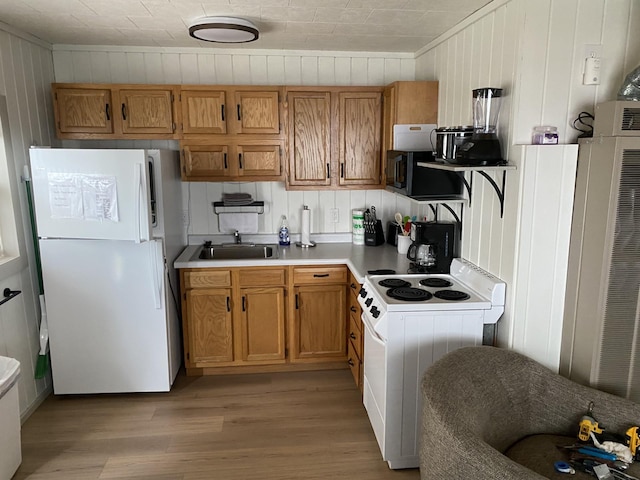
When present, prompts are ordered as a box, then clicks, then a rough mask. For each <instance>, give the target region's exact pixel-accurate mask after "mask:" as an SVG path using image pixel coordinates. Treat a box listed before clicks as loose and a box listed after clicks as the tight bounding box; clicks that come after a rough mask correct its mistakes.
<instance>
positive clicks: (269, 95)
mask: <svg viewBox="0 0 640 480" xmlns="http://www.w3.org/2000/svg"><path fill="white" fill-rule="evenodd" d="M281 90H282V88H281V87H231V86H229V87H224V86H223V87H220V86H215V87H210V86H203V85H183V86H182V88H181V97H180V100H181V103H182V131H183V137H184V138H197V137H202V136H203V135H211V134H223V135H224V134H232V135H235V134H242V135H262V134H267V135H274V134H275V135H278V134H280V130H281V124H280V96H281Z"/></svg>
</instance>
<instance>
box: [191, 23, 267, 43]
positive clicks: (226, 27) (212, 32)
mask: <svg viewBox="0 0 640 480" xmlns="http://www.w3.org/2000/svg"><path fill="white" fill-rule="evenodd" d="M258 33H259V32H258V28H257V27H256V26H255V25H254V24H253V23H251V22H250V21H249V20H244V19H242V18H233V17H204V18H200V19H198V20H196V21H195V22H194V23H193V24H192V25H191V26H190V27H189V35H191V36H192V37H193V38H196V39H198V40H204V41H205V42H217V43H247V42H253V41H254V40H257V39H258Z"/></svg>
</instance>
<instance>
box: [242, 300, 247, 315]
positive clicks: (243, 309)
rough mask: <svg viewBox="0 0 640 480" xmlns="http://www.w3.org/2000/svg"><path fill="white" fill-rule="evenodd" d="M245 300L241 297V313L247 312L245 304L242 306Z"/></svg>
mask: <svg viewBox="0 0 640 480" xmlns="http://www.w3.org/2000/svg"><path fill="white" fill-rule="evenodd" d="M245 298H246V297H242V311H243V312H246V311H247V309H246V308H245V304H244V301H245Z"/></svg>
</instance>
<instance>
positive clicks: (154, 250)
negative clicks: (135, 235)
mask: <svg viewBox="0 0 640 480" xmlns="http://www.w3.org/2000/svg"><path fill="white" fill-rule="evenodd" d="M149 254H150V255H151V270H152V272H151V274H152V276H153V299H154V301H155V305H156V309H157V310H160V309H161V308H162V277H163V275H164V256H163V255H162V243H161V242H158V241H154V242H152V245H151V248H150V249H149Z"/></svg>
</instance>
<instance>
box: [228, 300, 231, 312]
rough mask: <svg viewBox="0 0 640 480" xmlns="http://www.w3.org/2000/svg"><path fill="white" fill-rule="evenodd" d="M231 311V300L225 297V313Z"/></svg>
mask: <svg viewBox="0 0 640 480" xmlns="http://www.w3.org/2000/svg"><path fill="white" fill-rule="evenodd" d="M230 311H231V300H229V297H227V312H230Z"/></svg>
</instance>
